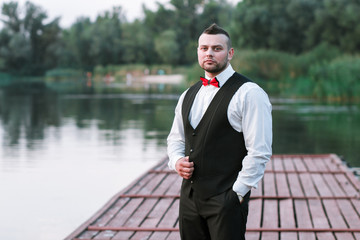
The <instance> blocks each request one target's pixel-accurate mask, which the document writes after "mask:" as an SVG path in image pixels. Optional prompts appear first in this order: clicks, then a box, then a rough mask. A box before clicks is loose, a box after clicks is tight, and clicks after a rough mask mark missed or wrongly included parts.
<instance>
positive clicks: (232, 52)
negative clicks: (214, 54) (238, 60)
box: [228, 48, 234, 61]
mask: <svg viewBox="0 0 360 240" xmlns="http://www.w3.org/2000/svg"><path fill="white" fill-rule="evenodd" d="M233 56H234V49H233V48H230V50H229V52H228V60H229V61H230V60H231V59H232V58H233Z"/></svg>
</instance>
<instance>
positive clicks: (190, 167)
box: [175, 157, 194, 179]
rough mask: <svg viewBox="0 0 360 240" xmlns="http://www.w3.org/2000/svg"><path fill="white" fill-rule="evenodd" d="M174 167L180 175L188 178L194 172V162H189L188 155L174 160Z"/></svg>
mask: <svg viewBox="0 0 360 240" xmlns="http://www.w3.org/2000/svg"><path fill="white" fill-rule="evenodd" d="M175 169H176V171H177V173H178V174H179V175H180V176H181V177H183V178H185V179H190V178H191V176H192V174H193V172H194V163H193V162H189V157H183V158H180V159H179V160H177V161H176V164H175Z"/></svg>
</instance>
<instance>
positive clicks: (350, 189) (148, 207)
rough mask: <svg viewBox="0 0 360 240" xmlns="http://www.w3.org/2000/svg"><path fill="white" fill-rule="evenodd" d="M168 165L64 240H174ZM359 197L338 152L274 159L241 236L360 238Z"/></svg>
mask: <svg viewBox="0 0 360 240" xmlns="http://www.w3.org/2000/svg"><path fill="white" fill-rule="evenodd" d="M166 164H167V160H166V159H164V161H162V162H161V163H160V164H159V165H157V166H155V167H154V168H152V169H151V170H149V171H148V172H146V173H145V174H144V175H142V176H141V177H140V178H139V179H137V180H136V181H134V182H133V183H132V184H130V185H129V186H128V187H127V188H126V189H124V190H123V191H121V192H120V193H118V194H117V195H115V196H114V197H113V198H112V199H111V200H110V201H109V202H108V203H107V204H106V205H105V206H104V207H103V208H102V209H100V210H99V211H98V212H97V213H96V214H95V215H94V216H93V217H92V218H90V219H89V220H88V221H86V222H85V223H84V224H83V225H81V226H80V227H79V228H78V229H76V230H75V231H74V232H73V233H72V234H70V236H68V237H67V238H66V240H76V239H97V240H110V239H111V240H112V239H122V240H125V239H135V240H137V239H153V240H162V239H174V240H179V239H180V236H179V229H178V206H179V192H180V185H181V178H180V177H179V176H178V175H177V174H176V173H174V172H171V171H169V170H168V168H167V165H166ZM359 192H360V181H359V179H357V178H356V177H355V175H354V174H353V173H352V172H351V171H350V169H349V168H347V167H346V166H345V165H344V163H343V162H342V161H341V160H340V158H339V157H338V156H337V155H335V154H326V155H274V156H273V157H272V160H271V161H270V162H269V163H268V165H267V169H266V172H265V176H264V178H263V180H262V182H261V183H260V184H259V188H258V189H256V190H252V194H251V199H250V203H249V208H250V209H249V217H248V224H247V233H246V239H247V240H255V239H256V240H275V239H276V240H278V239H280V240H350V239H351V240H356V239H358V240H360V198H359ZM217 240H222V239H217Z"/></svg>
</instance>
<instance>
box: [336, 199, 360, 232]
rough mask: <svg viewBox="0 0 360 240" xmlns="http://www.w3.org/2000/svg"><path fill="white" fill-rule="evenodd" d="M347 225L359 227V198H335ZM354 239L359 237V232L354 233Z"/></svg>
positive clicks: (354, 227)
mask: <svg viewBox="0 0 360 240" xmlns="http://www.w3.org/2000/svg"><path fill="white" fill-rule="evenodd" d="M337 202H338V206H339V208H340V211H341V213H342V215H343V216H344V218H345V221H346V223H347V225H348V226H349V227H350V228H353V229H360V199H353V200H351V201H349V200H337ZM354 236H355V239H360V233H359V232H356V233H354Z"/></svg>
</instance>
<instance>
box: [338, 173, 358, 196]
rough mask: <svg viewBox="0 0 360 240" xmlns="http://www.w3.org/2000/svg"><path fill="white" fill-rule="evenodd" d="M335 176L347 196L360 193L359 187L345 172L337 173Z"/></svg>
mask: <svg viewBox="0 0 360 240" xmlns="http://www.w3.org/2000/svg"><path fill="white" fill-rule="evenodd" d="M335 178H336V180H337V182H338V183H339V185H340V187H341V189H342V190H343V191H344V192H345V194H346V196H357V195H358V194H359V193H358V189H356V188H355V187H354V185H352V184H351V182H350V181H349V179H348V178H347V176H346V175H345V174H335Z"/></svg>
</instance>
